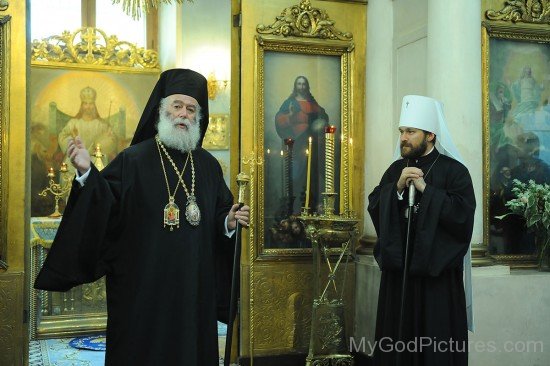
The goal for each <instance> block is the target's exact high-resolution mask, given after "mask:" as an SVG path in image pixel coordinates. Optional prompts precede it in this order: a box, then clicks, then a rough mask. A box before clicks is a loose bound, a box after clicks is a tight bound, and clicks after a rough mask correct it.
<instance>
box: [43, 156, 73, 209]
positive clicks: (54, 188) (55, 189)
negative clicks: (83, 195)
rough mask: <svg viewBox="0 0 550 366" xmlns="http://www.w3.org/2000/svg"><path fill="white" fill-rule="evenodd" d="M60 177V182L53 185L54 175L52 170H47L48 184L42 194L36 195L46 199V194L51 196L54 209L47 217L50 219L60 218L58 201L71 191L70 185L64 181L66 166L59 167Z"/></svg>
mask: <svg viewBox="0 0 550 366" xmlns="http://www.w3.org/2000/svg"><path fill="white" fill-rule="evenodd" d="M60 172H61V177H60V182H59V183H55V182H54V178H55V173H54V170H53V168H49V169H48V178H50V181H49V184H48V186H47V187H46V188H44V190H42V192H40V193H38V195H39V196H42V197H46V195H47V194H48V193H50V194H52V195H53V196H54V199H55V209H54V212H53V213H52V214H50V215H49V217H51V218H57V217H61V216H62V214H61V212H59V200H60V199H61V198H63V197H64V196H66V195H67V194H68V193H69V192H70V191H71V185H70V184H67V180H66V173H67V165H66V164H63V165H62V166H61V170H60Z"/></svg>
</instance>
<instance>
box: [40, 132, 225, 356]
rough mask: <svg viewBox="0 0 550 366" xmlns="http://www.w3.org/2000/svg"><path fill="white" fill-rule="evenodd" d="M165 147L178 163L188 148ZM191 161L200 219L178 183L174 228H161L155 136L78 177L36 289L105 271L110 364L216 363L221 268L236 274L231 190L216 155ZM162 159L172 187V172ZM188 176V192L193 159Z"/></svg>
mask: <svg viewBox="0 0 550 366" xmlns="http://www.w3.org/2000/svg"><path fill="white" fill-rule="evenodd" d="M168 151H169V153H170V155H171V156H172V158H173V160H174V161H175V163H176V165H177V167H178V169H180V170H181V169H182V167H183V165H184V162H185V159H186V157H187V154H183V153H181V152H178V151H176V150H171V149H168ZM193 160H194V165H195V196H196V198H197V203H198V206H199V207H200V211H201V214H202V218H201V221H200V224H199V225H198V226H191V225H190V224H189V223H188V222H187V221H186V219H185V203H186V195H185V191H184V189H183V188H182V186H181V184H180V186H179V188H178V190H177V192H176V196H175V202H176V204H177V205H178V206H179V208H180V210H181V211H180V227H179V228H174V230H173V231H170V229H169V228H168V227H166V228H164V227H163V213H164V212H163V210H164V207H165V205H166V204H167V203H168V191H167V187H166V182H165V178H164V174H163V171H162V166H161V163H160V157H159V151H158V150H157V147H156V144H155V141H154V139H148V140H145V141H144V142H141V143H139V144H136V145H134V146H131V147H129V148H127V149H126V150H124V151H123V152H122V153H120V154H119V155H118V156H117V157H116V158H115V159H114V160H113V161H112V162H111V163H110V164H109V165H108V166H107V167H106V168H105V169H104V170H103V171H101V173H100V172H99V171H98V170H97V169H96V168H95V167H92V170H91V173H90V175H89V176H88V178H87V180H86V182H85V185H84V186H83V187H80V185H79V184H78V183H77V182H75V183H73V188H72V191H71V195H70V198H69V202H68V204H67V208H66V210H65V215H64V216H63V220H62V222H61V224H60V226H59V230H58V232H57V235H56V238H55V240H54V243H53V245H52V248H51V250H50V252H49V255H48V257H47V258H46V262H45V263H44V266H43V268H42V270H41V271H40V273H39V275H38V277H37V279H36V282H35V287H36V288H38V289H44V290H51V291H66V290H68V289H70V288H72V287H74V286H77V285H80V284H82V283H87V282H92V281H95V280H97V279H99V278H100V277H102V276H104V275H105V276H106V287H107V310H108V321H107V353H106V364H107V365H115V366H120V365H191V366H194V365H196V366H204V365H218V362H219V359H218V343H217V341H218V338H217V323H216V311H217V309H216V302H217V301H218V302H220V300H222V299H221V297H222V296H221V293H222V292H224V291H223V290H224V288H221V286H222V285H221V284H220V281H218V280H216V275H217V278H218V279H219V278H222V279H225V280H226V281H230V279H231V276H230V267H229V266H227V264H228V263H231V261H232V260H233V258H232V250H233V245H232V241H231V240H230V239H229V238H227V237H226V236H225V235H224V234H223V233H224V223H225V218H226V216H227V214H228V212H229V210H230V208H231V205H232V202H233V197H232V195H231V192H230V191H229V189H228V188H227V185H226V184H225V182H224V180H223V175H222V170H221V168H220V165H219V163H218V162H217V161H216V159H215V158H214V157H213V156H212V155H210V154H209V153H208V152H207V151H206V150H204V149H202V148H198V149H196V150H194V151H193ZM164 165H165V168H166V174H167V177H168V181H169V185H170V191H171V192H172V193H173V191H174V188H175V187H176V183H177V176H176V172H175V170H174V168H173V167H172V165H171V164H170V163H169V162H168V161H167V160H165V163H164ZM183 177H184V181H185V183H186V186H187V189H188V190H189V191H191V185H192V183H191V182H192V177H191V166H190V164H188V166H187V168H186V170H185V172H184V174H183ZM221 267H224V269H225V272H224V273H221V272H220V271H219V270H220V268H221ZM226 284H227V282H226ZM224 293H225V296H224V299H223V300H225V301H224V302H225V304H222V305H228V304H229V296H228V295H227V292H224ZM218 310H219V309H218ZM222 310H227V309H222Z"/></svg>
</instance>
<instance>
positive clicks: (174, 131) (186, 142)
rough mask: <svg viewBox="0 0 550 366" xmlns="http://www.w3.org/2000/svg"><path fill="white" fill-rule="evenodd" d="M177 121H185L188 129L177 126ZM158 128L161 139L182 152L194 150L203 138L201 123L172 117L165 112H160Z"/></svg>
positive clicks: (166, 144)
mask: <svg viewBox="0 0 550 366" xmlns="http://www.w3.org/2000/svg"><path fill="white" fill-rule="evenodd" d="M177 123H184V124H185V125H186V126H187V130H185V129H181V128H179V127H176V124H177ZM157 130H158V133H159V139H160V141H161V142H162V143H163V144H164V145H165V146H167V147H169V148H172V149H176V150H179V151H181V152H188V151H191V150H194V149H195V148H196V147H197V144H198V142H199V140H200V138H201V129H200V124H199V123H194V122H191V121H190V120H189V119H182V118H175V119H171V118H170V117H169V116H167V115H166V113H163V112H161V113H160V114H159V122H158V125H157Z"/></svg>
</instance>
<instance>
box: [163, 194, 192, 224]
mask: <svg viewBox="0 0 550 366" xmlns="http://www.w3.org/2000/svg"><path fill="white" fill-rule="evenodd" d="M185 211H186V213H185V214H186V215H187V209H186V210H185ZM188 220H189V219H188ZM166 226H169V227H170V231H173V230H174V226H176V227H177V228H178V229H179V227H180V208H179V207H178V205H176V204H175V203H174V197H173V196H170V198H169V200H168V204H167V205H166V206H164V227H166Z"/></svg>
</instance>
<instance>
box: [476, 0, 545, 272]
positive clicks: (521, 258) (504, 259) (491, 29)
mask: <svg viewBox="0 0 550 366" xmlns="http://www.w3.org/2000/svg"><path fill="white" fill-rule="evenodd" d="M523 5H525V4H523ZM514 6H518V5H514ZM524 7H525V6H524ZM526 10H527V9H526V8H525V9H523V10H521V9H520V8H517V9H516V8H513V7H512V6H509V7H505V8H504V9H502V10H500V11H494V10H488V11H487V12H486V13H485V17H486V19H488V20H485V21H483V22H482V84H483V88H482V98H483V202H484V213H483V224H484V242H485V243H486V245H487V247H488V249H489V246H490V245H491V230H492V225H491V222H492V221H491V219H492V217H491V215H492V216H495V214H494V208H493V210H491V196H492V192H493V191H494V190H492V189H491V187H492V186H493V184H494V181H495V178H494V176H495V175H494V174H495V172H493V174H492V173H491V171H492V169H493V170H494V169H496V168H497V167H496V166H495V167H491V161H490V160H491V154H492V151H494V149H492V145H491V143H492V141H491V136H492V135H491V115H490V112H491V103H493V102H492V101H491V98H492V95H491V94H492V93H494V92H495V91H494V90H490V87H491V86H490V83H491V80H490V75H491V69H490V66H491V63H490V61H491V40H503V41H519V42H529V43H533V44H546V45H548V46H550V33H549V32H548V25H547V23H548V22H549V21H550V18H548V19H546V21H544V19H542V20H541V19H534V18H533V17H532V16H531V15H532V13H531V12H528V11H526ZM547 10H550V6H549V9H547ZM541 22H542V24H540V23H541ZM516 23H530V24H529V25H527V24H524V25H521V26H520V25H517V24H516ZM533 23H535V24H533ZM537 23H539V24H540V25H539V24H537ZM545 23H546V24H545ZM491 85H495V84H491ZM493 98H494V96H493ZM493 110H494V108H493ZM493 135H494V132H493ZM491 257H492V258H493V259H495V260H496V262H498V263H503V264H508V265H510V266H511V267H513V268H534V267H535V266H536V264H535V263H536V255H535V254H532V255H531V254H514V253H503V254H491Z"/></svg>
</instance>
